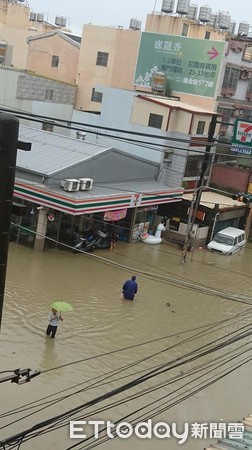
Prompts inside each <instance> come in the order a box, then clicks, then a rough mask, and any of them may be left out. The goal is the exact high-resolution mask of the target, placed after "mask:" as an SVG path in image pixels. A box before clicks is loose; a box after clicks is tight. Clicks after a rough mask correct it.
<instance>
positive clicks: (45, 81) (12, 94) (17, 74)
mask: <svg viewBox="0 0 252 450" xmlns="http://www.w3.org/2000/svg"><path fill="white" fill-rule="evenodd" d="M0 85H1V89H0V104H1V107H2V108H7V109H10V110H13V111H16V113H17V114H19V113H20V114H22V112H24V113H25V114H26V115H27V119H25V115H24V114H23V115H21V119H20V120H21V122H22V123H25V124H26V125H30V126H32V127H34V128H39V129H43V130H47V131H54V132H56V133H57V132H58V133H62V134H66V135H67V134H69V130H68V129H67V128H61V127H59V126H58V127H57V123H56V122H55V118H56V117H60V118H61V119H62V120H64V121H65V122H64V123H67V122H69V121H70V120H71V117H72V112H73V105H74V100H75V93H76V86H75V85H73V84H70V83H63V82H60V81H57V80H53V79H49V78H46V77H42V76H38V75H36V74H34V73H29V72H27V71H26V70H17V69H14V68H12V67H6V66H0ZM33 114H34V115H39V116H44V117H47V119H44V120H43V121H42V123H41V121H31V120H30V119H29V117H28V116H29V115H31V116H32V115H33Z"/></svg>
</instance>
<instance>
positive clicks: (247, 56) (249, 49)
mask: <svg viewBox="0 0 252 450" xmlns="http://www.w3.org/2000/svg"><path fill="white" fill-rule="evenodd" d="M242 59H243V61H248V62H252V45H251V44H248V45H247V46H246V47H245V50H244V52H243V56H242Z"/></svg>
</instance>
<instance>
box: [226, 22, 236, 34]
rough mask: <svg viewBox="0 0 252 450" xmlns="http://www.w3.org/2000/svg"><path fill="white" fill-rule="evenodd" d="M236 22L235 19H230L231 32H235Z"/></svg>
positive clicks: (229, 29)
mask: <svg viewBox="0 0 252 450" xmlns="http://www.w3.org/2000/svg"><path fill="white" fill-rule="evenodd" d="M235 27H236V22H235V21H234V20H230V25H229V28H228V31H229V33H230V34H235Z"/></svg>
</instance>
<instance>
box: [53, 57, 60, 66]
mask: <svg viewBox="0 0 252 450" xmlns="http://www.w3.org/2000/svg"><path fill="white" fill-rule="evenodd" d="M58 65H59V56H56V55H53V56H52V67H58Z"/></svg>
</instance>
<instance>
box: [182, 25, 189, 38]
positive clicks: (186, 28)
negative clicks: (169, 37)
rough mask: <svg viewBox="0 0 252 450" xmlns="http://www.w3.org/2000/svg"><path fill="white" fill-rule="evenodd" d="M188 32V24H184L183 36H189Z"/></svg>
mask: <svg viewBox="0 0 252 450" xmlns="http://www.w3.org/2000/svg"><path fill="white" fill-rule="evenodd" d="M188 30H189V25H188V23H183V28H182V33H181V36H187V35H188Z"/></svg>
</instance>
